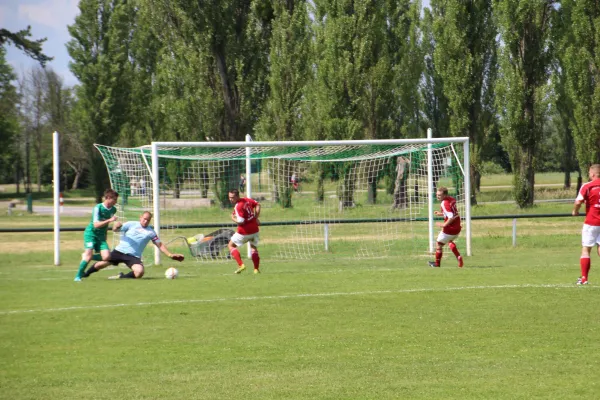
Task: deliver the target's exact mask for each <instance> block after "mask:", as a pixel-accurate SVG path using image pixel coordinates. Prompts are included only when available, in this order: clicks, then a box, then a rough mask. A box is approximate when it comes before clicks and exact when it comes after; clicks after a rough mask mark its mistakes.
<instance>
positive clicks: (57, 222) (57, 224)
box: [52, 131, 60, 265]
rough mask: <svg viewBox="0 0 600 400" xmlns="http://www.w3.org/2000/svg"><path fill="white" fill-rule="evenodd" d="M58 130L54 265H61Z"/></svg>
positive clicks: (55, 140) (54, 143)
mask: <svg viewBox="0 0 600 400" xmlns="http://www.w3.org/2000/svg"><path fill="white" fill-rule="evenodd" d="M58 147H59V141H58V132H56V131H54V133H53V134H52V167H53V175H52V183H53V192H54V193H53V197H54V265H60V199H59V196H60V154H59V152H58Z"/></svg>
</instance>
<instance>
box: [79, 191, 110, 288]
mask: <svg viewBox="0 0 600 400" xmlns="http://www.w3.org/2000/svg"><path fill="white" fill-rule="evenodd" d="M118 199H119V194H118V193H117V192H115V191H114V190H113V189H106V190H105V191H104V201H103V202H102V203H99V204H96V206H95V207H94V211H93V212H92V220H91V222H90V223H89V225H88V226H87V227H86V228H85V232H84V233H83V248H84V251H83V254H81V263H79V270H78V271H77V275H75V279H74V281H75V282H81V276H82V275H83V272H84V271H85V267H87V265H88V263H89V262H90V260H91V259H92V258H95V257H96V256H94V252H100V255H101V256H102V260H108V259H109V257H110V248H109V247H108V243H107V242H106V231H107V230H108V225H109V224H110V223H111V222H114V221H116V220H117V216H116V215H115V214H116V213H117V208H116V207H115V204H116V203H117V200H118ZM120 227H121V223H120V222H115V223H114V225H113V230H118V229H119V228H120Z"/></svg>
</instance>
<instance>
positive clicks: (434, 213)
mask: <svg viewBox="0 0 600 400" xmlns="http://www.w3.org/2000/svg"><path fill="white" fill-rule="evenodd" d="M433 215H442V213H441V212H440V211H434V212H433Z"/></svg>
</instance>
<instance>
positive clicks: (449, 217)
mask: <svg viewBox="0 0 600 400" xmlns="http://www.w3.org/2000/svg"><path fill="white" fill-rule="evenodd" d="M435 197H436V198H437V199H438V200H439V201H440V202H441V203H442V204H441V209H442V211H441V212H440V211H434V212H433V213H434V214H435V215H439V216H444V222H438V224H437V225H438V226H439V227H440V228H442V231H441V232H440V234H439V235H438V237H437V244H436V248H435V261H429V266H430V267H440V266H441V263H442V255H443V251H444V245H445V244H446V243H447V244H448V247H450V250H452V253H454V255H455V256H456V259H457V260H458V267H459V268H462V267H463V258H462V256H461V255H460V252H459V251H458V248H457V247H456V244H454V241H455V240H456V239H457V238H458V234H459V233H460V230H461V225H460V216H459V215H458V210H457V209H456V199H455V198H454V197H451V196H449V195H448V188H446V187H443V186H440V187H439V188H438V189H437V191H436V192H435Z"/></svg>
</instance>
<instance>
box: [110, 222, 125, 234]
mask: <svg viewBox="0 0 600 400" xmlns="http://www.w3.org/2000/svg"><path fill="white" fill-rule="evenodd" d="M122 226H123V223H122V222H121V221H117V222H115V223H114V225H113V228H112V230H113V231H115V232H116V231H118V230H119V229H121V227H122Z"/></svg>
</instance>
